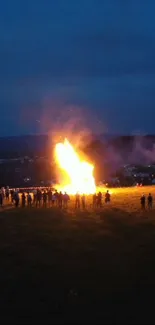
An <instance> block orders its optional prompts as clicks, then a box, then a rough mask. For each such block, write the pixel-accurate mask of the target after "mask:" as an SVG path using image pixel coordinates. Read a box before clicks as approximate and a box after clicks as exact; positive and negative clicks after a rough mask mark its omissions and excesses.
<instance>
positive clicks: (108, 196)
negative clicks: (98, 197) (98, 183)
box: [105, 190, 110, 203]
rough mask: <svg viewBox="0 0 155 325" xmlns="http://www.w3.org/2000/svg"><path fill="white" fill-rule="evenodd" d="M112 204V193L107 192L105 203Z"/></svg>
mask: <svg viewBox="0 0 155 325" xmlns="http://www.w3.org/2000/svg"><path fill="white" fill-rule="evenodd" d="M109 202H110V193H109V191H108V190H107V192H106V194H105V203H109Z"/></svg>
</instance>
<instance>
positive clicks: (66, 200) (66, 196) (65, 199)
mask: <svg viewBox="0 0 155 325" xmlns="http://www.w3.org/2000/svg"><path fill="white" fill-rule="evenodd" d="M69 200H70V197H69V195H68V194H67V193H66V192H65V194H64V195H63V204H64V208H67V207H68V201H69Z"/></svg>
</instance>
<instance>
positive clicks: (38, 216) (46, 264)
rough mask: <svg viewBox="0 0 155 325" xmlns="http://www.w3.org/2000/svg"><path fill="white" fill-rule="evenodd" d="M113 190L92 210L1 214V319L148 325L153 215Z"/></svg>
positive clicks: (154, 272)
mask: <svg viewBox="0 0 155 325" xmlns="http://www.w3.org/2000/svg"><path fill="white" fill-rule="evenodd" d="M143 192H144V193H145V194H146V195H147V194H148V193H149V192H151V193H152V194H153V196H154V194H155V188H154V187H151V188H149V187H146V188H138V189H133V188H129V189H117V190H113V194H112V202H111V204H110V205H109V206H104V207H103V209H98V210H96V211H93V210H92V208H91V207H90V204H91V202H90V201H89V202H88V208H87V210H86V211H75V209H74V208H73V203H71V205H70V208H69V211H60V210H58V209H56V208H54V209H42V208H41V209H35V208H32V209H27V208H26V209H24V210H22V209H21V208H19V209H17V210H16V209H12V210H6V211H3V212H1V214H0V256H1V268H0V288H1V290H0V302H1V304H0V306H1V318H2V316H4V319H3V323H4V320H5V321H6V323H13V322H14V323H16V324H32V323H33V324H34V323H36V324H40V323H41V324H52V323H54V324H55V323H57V324H64V323H73V322H74V323H78V324H79V323H81V324H83V323H86V322H88V323H94V324H95V323H97V324H103V323H106V324H108V323H110V324H111V323H113V324H114V323H117V324H120V323H121V322H122V323H128V324H130V323H131V324H135V323H143V324H145V323H148V324H150V323H154V321H155V316H154V309H153V308H154V290H155V280H154V279H155V214H154V212H155V210H154V209H153V210H152V211H151V212H149V211H145V212H144V213H142V212H141V209H140V196H141V194H142V193H143Z"/></svg>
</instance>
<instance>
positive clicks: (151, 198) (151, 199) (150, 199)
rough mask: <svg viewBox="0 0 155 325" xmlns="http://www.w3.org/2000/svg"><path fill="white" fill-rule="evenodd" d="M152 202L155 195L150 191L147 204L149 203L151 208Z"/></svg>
mask: <svg viewBox="0 0 155 325" xmlns="http://www.w3.org/2000/svg"><path fill="white" fill-rule="evenodd" d="M152 203H153V197H152V195H151V193H149V195H148V198H147V204H148V209H149V210H151V209H152Z"/></svg>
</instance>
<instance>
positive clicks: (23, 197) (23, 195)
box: [22, 193, 26, 208]
mask: <svg viewBox="0 0 155 325" xmlns="http://www.w3.org/2000/svg"><path fill="white" fill-rule="evenodd" d="M25 202H26V195H25V193H22V208H25Z"/></svg>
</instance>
